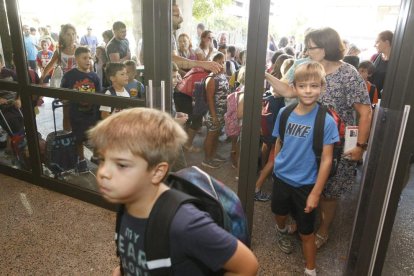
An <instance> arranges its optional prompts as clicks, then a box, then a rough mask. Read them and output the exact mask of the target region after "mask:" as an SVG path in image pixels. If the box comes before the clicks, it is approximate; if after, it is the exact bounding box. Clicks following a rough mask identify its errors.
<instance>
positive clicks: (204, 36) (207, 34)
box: [195, 30, 215, 60]
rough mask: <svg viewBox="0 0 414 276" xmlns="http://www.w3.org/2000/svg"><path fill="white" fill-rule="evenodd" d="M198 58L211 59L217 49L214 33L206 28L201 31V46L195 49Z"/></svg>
mask: <svg viewBox="0 0 414 276" xmlns="http://www.w3.org/2000/svg"><path fill="white" fill-rule="evenodd" d="M195 53H196V55H197V60H211V58H212V57H213V56H214V53H215V50H214V46H213V33H212V32H211V31H209V30H206V31H204V32H202V33H201V41H200V45H199V47H198V48H197V49H196V50H195Z"/></svg>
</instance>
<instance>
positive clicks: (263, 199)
mask: <svg viewBox="0 0 414 276" xmlns="http://www.w3.org/2000/svg"><path fill="white" fill-rule="evenodd" d="M271 199H272V195H271V194H266V193H264V192H262V191H258V192H257V193H254V200H255V201H261V202H266V201H269V200H271Z"/></svg>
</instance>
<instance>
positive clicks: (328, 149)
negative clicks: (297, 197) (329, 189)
mask: <svg viewBox="0 0 414 276" xmlns="http://www.w3.org/2000/svg"><path fill="white" fill-rule="evenodd" d="M332 155H333V144H329V145H324V146H323V149H322V156H321V163H320V165H319V171H318V177H317V178H316V183H315V186H314V187H313V189H312V191H311V193H310V194H309V196H308V199H307V200H306V207H305V213H310V212H312V210H313V209H315V208H316V207H318V203H319V198H320V196H321V194H322V191H323V187H324V186H325V183H326V181H327V180H328V176H329V173H330V171H331V166H332Z"/></svg>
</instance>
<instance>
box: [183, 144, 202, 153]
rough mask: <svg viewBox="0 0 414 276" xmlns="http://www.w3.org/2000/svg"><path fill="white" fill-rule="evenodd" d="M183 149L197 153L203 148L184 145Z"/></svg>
mask: <svg viewBox="0 0 414 276" xmlns="http://www.w3.org/2000/svg"><path fill="white" fill-rule="evenodd" d="M183 149H184V150H185V151H188V152H192V153H197V152H200V151H201V148H197V147H194V146H185V145H184V146H183Z"/></svg>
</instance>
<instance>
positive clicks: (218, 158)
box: [213, 154, 227, 162]
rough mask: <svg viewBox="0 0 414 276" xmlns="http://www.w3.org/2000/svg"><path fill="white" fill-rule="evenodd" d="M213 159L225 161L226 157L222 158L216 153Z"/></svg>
mask: <svg viewBox="0 0 414 276" xmlns="http://www.w3.org/2000/svg"><path fill="white" fill-rule="evenodd" d="M213 161H216V162H226V161H227V159H226V158H224V157H223V156H221V155H219V154H216V155H215V156H214V157H213Z"/></svg>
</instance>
